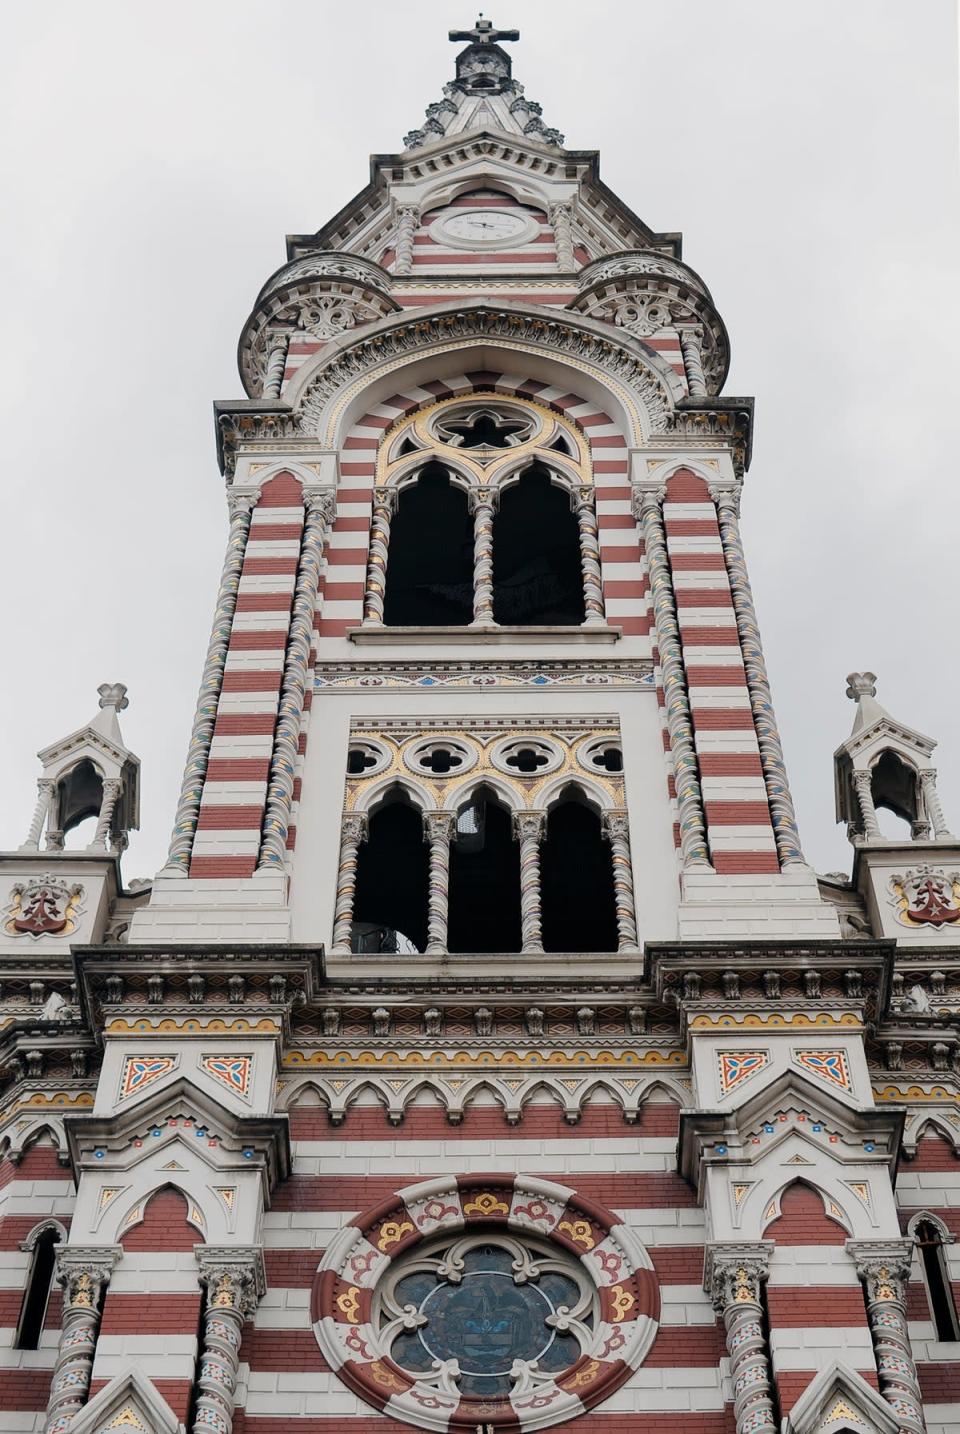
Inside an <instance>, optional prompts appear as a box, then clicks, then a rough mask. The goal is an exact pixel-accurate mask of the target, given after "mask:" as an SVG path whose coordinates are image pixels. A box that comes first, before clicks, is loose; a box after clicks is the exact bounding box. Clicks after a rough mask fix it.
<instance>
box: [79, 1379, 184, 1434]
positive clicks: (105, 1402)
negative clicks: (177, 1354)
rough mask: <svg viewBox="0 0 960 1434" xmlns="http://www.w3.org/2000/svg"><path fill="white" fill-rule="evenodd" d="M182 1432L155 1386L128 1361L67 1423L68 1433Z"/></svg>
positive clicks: (151, 1433) (169, 1433) (160, 1433)
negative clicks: (68, 1424) (125, 1367)
mask: <svg viewBox="0 0 960 1434" xmlns="http://www.w3.org/2000/svg"><path fill="white" fill-rule="evenodd" d="M115 1431H116V1434H183V1425H182V1424H181V1423H180V1421H179V1419H178V1418H177V1416H176V1415H175V1414H174V1412H173V1410H172V1409H171V1408H170V1405H169V1404H168V1403H167V1401H166V1400H165V1399H164V1398H163V1396H162V1395H161V1394H159V1393H158V1391H157V1389H156V1386H155V1385H154V1384H153V1383H152V1382H151V1381H150V1380H149V1379H148V1378H147V1377H146V1375H144V1374H141V1372H140V1370H139V1369H135V1368H134V1367H133V1365H130V1366H129V1367H128V1368H127V1369H125V1370H122V1371H121V1372H120V1373H119V1374H118V1375H116V1376H115V1377H114V1378H113V1379H111V1381H110V1383H109V1384H106V1385H104V1387H103V1389H101V1390H100V1391H99V1393H97V1394H95V1395H94V1397H93V1398H92V1399H91V1400H90V1402H89V1404H87V1405H86V1406H85V1407H84V1408H83V1409H81V1410H80V1412H79V1413H78V1414H75V1415H74V1417H73V1420H72V1421H71V1424H70V1434H115Z"/></svg>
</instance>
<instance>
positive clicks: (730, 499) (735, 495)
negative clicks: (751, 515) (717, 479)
mask: <svg viewBox="0 0 960 1434" xmlns="http://www.w3.org/2000/svg"><path fill="white" fill-rule="evenodd" d="M707 491H708V492H709V494H710V497H711V498H712V500H713V502H714V503H716V505H717V508H718V509H719V508H730V509H732V511H733V516H734V517H735V518H739V517H740V494H741V491H742V490H741V487H740V484H739V483H708V484H707Z"/></svg>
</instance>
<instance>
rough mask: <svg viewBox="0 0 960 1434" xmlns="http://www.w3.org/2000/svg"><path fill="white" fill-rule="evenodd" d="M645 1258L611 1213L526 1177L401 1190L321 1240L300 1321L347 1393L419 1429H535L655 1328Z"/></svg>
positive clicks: (621, 1374)
mask: <svg viewBox="0 0 960 1434" xmlns="http://www.w3.org/2000/svg"><path fill="white" fill-rule="evenodd" d="M658 1313H659V1300H658V1294H657V1287H656V1283H655V1280H654V1276H653V1271H652V1267H651V1264H650V1260H649V1258H648V1256H647V1254H646V1252H645V1251H644V1250H643V1248H642V1246H640V1245H639V1244H638V1243H637V1242H636V1241H635V1240H634V1239H633V1237H632V1236H631V1235H630V1233H629V1231H628V1230H627V1229H626V1228H625V1227H624V1226H623V1225H621V1224H619V1223H618V1221H617V1218H616V1216H614V1215H613V1214H611V1213H610V1211H608V1210H605V1209H604V1208H603V1207H602V1206H599V1205H597V1204H596V1203H595V1202H593V1201H590V1200H586V1199H584V1198H582V1197H578V1196H577V1195H576V1194H575V1192H574V1191H572V1190H569V1189H567V1188H566V1187H564V1186H561V1185H555V1184H553V1183H552V1182H549V1181H545V1180H540V1179H537V1178H535V1177H529V1176H505V1175H499V1176H497V1175H494V1176H488V1177H481V1176H470V1177H460V1178H459V1179H451V1178H442V1179H438V1180H431V1181H425V1182H424V1183H423V1184H421V1185H414V1186H410V1187H408V1188H407V1189H405V1190H400V1191H398V1192H397V1193H396V1195H395V1196H393V1197H390V1198H389V1199H388V1200H386V1201H384V1202H383V1203H382V1204H381V1205H379V1206H378V1207H376V1208H375V1209H373V1210H370V1211H367V1212H366V1214H364V1215H362V1216H360V1217H358V1219H357V1221H356V1222H355V1223H354V1224H352V1225H350V1226H348V1227H347V1228H346V1229H344V1230H343V1231H341V1232H340V1235H339V1236H338V1237H336V1238H335V1239H334V1240H333V1241H332V1242H331V1244H330V1246H329V1247H328V1250H327V1254H326V1257H325V1259H324V1262H323V1264H322V1265H321V1267H320V1270H319V1271H318V1274H317V1280H316V1285H315V1288H314V1316H315V1325H314V1328H315V1331H316V1335H317V1339H318V1341H319V1343H320V1346H321V1348H322V1350H323V1353H324V1355H325V1357H326V1359H327V1361H328V1362H329V1364H330V1365H331V1367H332V1368H334V1369H335V1370H337V1372H338V1373H339V1376H340V1378H341V1379H342V1380H343V1381H344V1383H346V1384H347V1385H349V1387H350V1388H351V1389H353V1390H354V1391H355V1392H356V1393H357V1394H358V1395H360V1397H361V1398H363V1399H365V1400H366V1401H368V1402H369V1403H370V1404H373V1405H374V1406H375V1407H376V1408H378V1409H383V1410H385V1411H386V1412H387V1413H389V1414H390V1415H391V1416H393V1417H394V1418H396V1419H400V1420H403V1421H404V1422H405V1423H409V1424H413V1425H415V1426H416V1427H417V1428H421V1429H443V1430H462V1431H468V1430H469V1431H470V1434H473V1431H474V1430H475V1429H476V1427H477V1425H478V1424H495V1425H496V1424H501V1425H502V1424H508V1425H510V1426H511V1427H515V1426H516V1424H517V1422H518V1421H519V1422H520V1423H521V1424H522V1425H523V1426H524V1427H538V1428H543V1427H546V1426H547V1425H550V1424H554V1423H557V1422H558V1421H560V1420H562V1419H569V1418H572V1417H573V1416H574V1415H576V1414H579V1413H582V1412H583V1410H584V1409H588V1408H591V1407H592V1406H593V1405H595V1404H597V1403H599V1402H600V1401H601V1400H603V1399H606V1398H607V1397H608V1396H609V1395H610V1394H611V1393H612V1392H613V1391H614V1390H615V1389H616V1388H617V1387H618V1386H619V1385H620V1384H622V1383H623V1381H624V1380H625V1379H627V1378H628V1377H629V1375H630V1373H631V1372H632V1371H633V1370H634V1369H635V1368H637V1366H638V1365H639V1364H640V1363H641V1361H642V1360H643V1358H644V1356H645V1355H646V1353H647V1351H648V1350H649V1348H650V1345H651V1344H652V1342H653V1339H654V1336H655V1334H656V1328H657V1325H656V1321H657V1317H658Z"/></svg>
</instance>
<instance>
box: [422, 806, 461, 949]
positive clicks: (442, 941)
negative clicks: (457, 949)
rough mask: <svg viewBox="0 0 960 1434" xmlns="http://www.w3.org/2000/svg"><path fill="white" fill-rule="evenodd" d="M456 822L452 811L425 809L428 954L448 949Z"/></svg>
mask: <svg viewBox="0 0 960 1434" xmlns="http://www.w3.org/2000/svg"><path fill="white" fill-rule="evenodd" d="M455 825H456V817H455V814H454V813H453V812H424V814H423V826H424V836H425V837H426V839H427V841H428V842H429V844H430V877H429V886H428V893H429V894H428V900H427V955H428V956H435V955H438V954H439V953H440V952H443V951H446V949H447V904H448V900H449V896H450V842H451V840H452V838H453V833H454V829H455Z"/></svg>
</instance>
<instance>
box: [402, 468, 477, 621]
mask: <svg viewBox="0 0 960 1434" xmlns="http://www.w3.org/2000/svg"><path fill="white" fill-rule="evenodd" d="M383 616H384V622H385V623H386V624H387V625H388V626H390V627H462V626H465V625H466V624H467V623H469V621H470V619H471V618H472V616H473V524H472V521H471V518H470V514H469V512H468V510H467V497H466V494H465V493H464V492H463V490H462V489H461V488H457V487H455V486H454V485H453V484H452V483H451V482H450V478H449V475H448V473H447V472H446V470H445V469H444V468H442V467H441V466H440V464H439V463H429V464H427V466H426V467H425V468H424V469H423V471H422V472H421V473H420V475H419V477H418V479H417V481H416V483H414V484H412V485H411V486H409V487H407V488H404V489H402V490H401V492H400V495H399V497H398V499H397V511H396V515H395V517H394V519H393V522H392V525H391V533H390V552H389V559H388V562H387V572H386V580H385V588H384V613H383Z"/></svg>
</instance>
